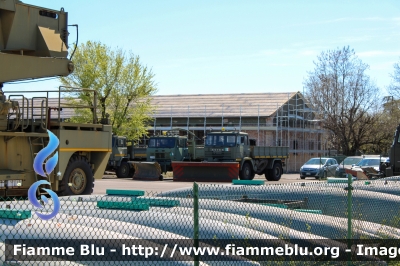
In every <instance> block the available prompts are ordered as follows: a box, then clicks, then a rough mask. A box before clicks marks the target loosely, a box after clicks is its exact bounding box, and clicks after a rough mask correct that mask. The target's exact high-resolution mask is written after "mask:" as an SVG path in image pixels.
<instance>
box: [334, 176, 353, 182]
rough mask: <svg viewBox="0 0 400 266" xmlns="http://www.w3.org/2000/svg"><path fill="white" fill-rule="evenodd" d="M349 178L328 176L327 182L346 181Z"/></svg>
mask: <svg viewBox="0 0 400 266" xmlns="http://www.w3.org/2000/svg"><path fill="white" fill-rule="evenodd" d="M348 182H349V180H348V179H347V178H336V177H334V178H330V177H328V183H348ZM351 183H353V180H351Z"/></svg>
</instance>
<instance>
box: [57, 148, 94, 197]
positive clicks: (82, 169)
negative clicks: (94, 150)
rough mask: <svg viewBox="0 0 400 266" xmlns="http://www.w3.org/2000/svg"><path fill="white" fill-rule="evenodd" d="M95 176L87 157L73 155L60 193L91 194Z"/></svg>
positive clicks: (62, 194) (66, 194)
mask: <svg viewBox="0 0 400 266" xmlns="http://www.w3.org/2000/svg"><path fill="white" fill-rule="evenodd" d="M93 187H94V176H93V171H92V168H91V167H90V164H89V162H88V160H87V158H86V157H82V156H73V157H71V159H69V162H68V165H67V168H66V170H65V173H64V177H63V179H62V181H61V184H60V190H59V195H60V196H71V195H90V194H92V192H93Z"/></svg>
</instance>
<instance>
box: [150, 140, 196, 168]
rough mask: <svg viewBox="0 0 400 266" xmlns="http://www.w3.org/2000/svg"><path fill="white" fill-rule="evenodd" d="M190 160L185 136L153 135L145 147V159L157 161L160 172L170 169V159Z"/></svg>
mask: <svg viewBox="0 0 400 266" xmlns="http://www.w3.org/2000/svg"><path fill="white" fill-rule="evenodd" d="M186 160H190V155H189V150H188V146H187V137H184V136H167V135H165V136H164V135H163V136H153V137H151V138H150V139H149V145H148V147H147V161H148V162H158V163H159V164H160V166H161V169H162V172H163V173H165V172H167V171H172V165H171V162H172V161H186Z"/></svg>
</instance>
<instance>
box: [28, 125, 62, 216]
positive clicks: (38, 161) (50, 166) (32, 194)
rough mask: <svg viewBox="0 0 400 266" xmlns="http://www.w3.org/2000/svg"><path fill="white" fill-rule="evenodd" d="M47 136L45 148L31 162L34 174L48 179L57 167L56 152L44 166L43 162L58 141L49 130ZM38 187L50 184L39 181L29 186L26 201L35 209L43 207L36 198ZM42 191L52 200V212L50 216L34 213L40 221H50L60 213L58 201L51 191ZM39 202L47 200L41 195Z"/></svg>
mask: <svg viewBox="0 0 400 266" xmlns="http://www.w3.org/2000/svg"><path fill="white" fill-rule="evenodd" d="M47 134H48V135H49V143H48V144H47V146H46V147H44V148H43V149H42V150H41V151H39V153H38V154H37V155H36V157H35V160H34V161H33V169H34V170H35V172H36V173H37V174H38V175H40V176H43V177H46V178H48V176H49V175H50V174H51V172H52V171H53V170H54V168H55V167H56V165H57V162H58V152H56V153H55V154H54V156H53V157H51V158H49V159H47V162H46V164H44V161H45V160H46V158H47V157H48V156H50V155H51V154H52V153H53V152H54V151H55V150H56V149H57V147H58V145H59V143H60V142H59V140H58V138H57V137H56V136H55V135H54V134H53V133H52V132H51V131H49V130H47ZM43 165H44V166H45V167H44V168H45V170H46V172H44V169H43ZM40 185H50V182H48V181H46V180H39V181H36V182H35V183H33V184H32V185H31V187H30V188H29V190H28V199H29V201H30V202H31V203H32V205H33V206H35V207H37V208H41V209H42V208H43V206H42V205H41V204H40V202H39V201H38V200H37V198H36V191H37V190H38V188H39V186H40ZM42 189H43V190H44V191H46V192H47V193H48V194H49V195H50V197H51V198H52V200H53V207H54V209H53V211H52V212H51V213H50V214H42V213H38V212H35V213H36V215H37V216H38V217H39V218H40V219H42V220H50V219H52V218H54V216H56V215H57V213H58V212H59V211H60V200H59V198H58V196H57V194H56V193H55V192H54V191H52V190H51V189H47V188H42ZM41 200H42V201H43V203H45V204H47V203H48V199H47V197H46V196H44V195H42V196H41Z"/></svg>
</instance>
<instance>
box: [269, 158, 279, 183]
mask: <svg viewBox="0 0 400 266" xmlns="http://www.w3.org/2000/svg"><path fill="white" fill-rule="evenodd" d="M267 173H268V175H267V176H266V178H267V180H268V181H279V180H280V179H281V176H282V164H281V163H280V162H274V165H273V166H272V169H268V170H267Z"/></svg>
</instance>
